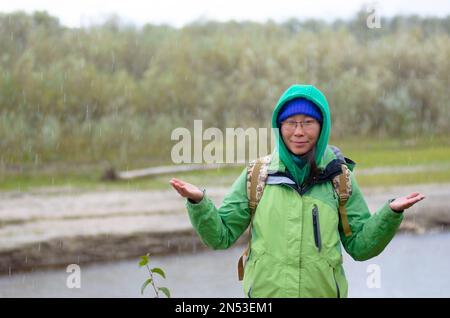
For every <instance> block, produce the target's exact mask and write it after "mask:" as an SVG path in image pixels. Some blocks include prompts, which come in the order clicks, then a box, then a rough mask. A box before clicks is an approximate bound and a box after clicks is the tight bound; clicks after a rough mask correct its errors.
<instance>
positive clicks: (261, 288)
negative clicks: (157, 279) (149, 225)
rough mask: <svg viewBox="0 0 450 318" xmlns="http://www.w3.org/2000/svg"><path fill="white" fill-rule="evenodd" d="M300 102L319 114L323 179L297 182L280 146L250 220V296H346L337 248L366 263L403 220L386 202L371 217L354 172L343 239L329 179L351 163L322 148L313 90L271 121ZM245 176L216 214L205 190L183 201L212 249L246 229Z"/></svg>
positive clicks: (302, 92) (293, 91)
mask: <svg viewBox="0 0 450 318" xmlns="http://www.w3.org/2000/svg"><path fill="white" fill-rule="evenodd" d="M298 96H301V97H304V98H309V99H310V100H312V101H313V102H315V103H316V104H317V105H318V106H319V108H320V109H321V111H322V114H323V115H324V123H323V127H322V131H321V136H320V137H319V140H318V142H317V148H318V151H317V153H318V154H319V155H318V156H317V160H316V162H317V164H318V166H319V168H320V169H321V171H322V173H321V174H320V176H319V177H318V178H317V179H316V181H315V182H314V183H312V184H304V183H299V182H298V181H297V180H299V179H298V177H299V176H300V177H301V176H302V172H301V171H300V172H299V171H297V172H296V174H297V177H295V176H294V173H293V170H294V168H293V166H292V164H295V163H294V162H289V159H287V157H288V156H287V155H288V153H283V152H284V150H283V149H281V146H280V143H278V144H277V148H276V149H275V150H274V152H273V153H272V155H271V162H270V166H269V176H268V178H267V182H266V186H265V188H264V193H263V196H262V198H261V201H260V202H259V205H258V207H257V209H256V212H255V216H254V219H253V228H252V244H251V251H250V255H249V258H248V261H247V263H246V265H245V269H244V281H243V289H244V295H245V296H247V297H347V295H348V283H347V279H346V277H345V272H344V269H343V266H342V251H341V243H342V246H343V247H344V248H345V250H346V251H347V253H348V254H349V255H350V256H351V257H352V258H353V259H355V260H357V261H364V260H368V259H370V258H372V257H375V256H377V255H378V254H380V253H381V252H382V251H383V250H384V248H385V247H386V246H387V244H388V243H389V242H390V241H391V239H392V238H393V237H394V235H395V233H396V231H397V230H398V227H399V226H400V223H401V221H402V219H403V214H402V213H397V212H394V211H393V210H391V209H390V207H389V204H388V202H386V203H385V204H384V205H383V206H382V207H381V208H380V209H379V210H378V211H376V213H374V214H373V215H371V213H370V212H369V209H368V206H367V203H366V201H365V199H364V197H363V195H362V193H361V191H360V189H359V187H358V184H357V181H356V179H355V177H354V175H353V173H352V172H351V180H352V195H351V196H350V197H349V199H348V201H347V203H346V210H347V216H348V221H349V224H350V229H351V233H352V234H351V236H349V237H346V236H345V235H344V232H343V228H342V224H341V222H340V218H339V199H338V196H337V194H336V192H335V190H334V187H333V185H332V182H331V180H332V178H333V177H334V176H335V175H336V174H337V173H339V171H340V169H339V167H340V164H341V163H342V162H344V163H345V164H347V166H348V167H349V168H350V170H353V167H354V163H353V162H352V161H351V160H348V159H346V158H343V156H341V155H340V154H339V153H337V152H336V151H333V150H332V148H331V147H329V146H328V145H327V143H328V135H329V128H330V119H329V110H328V104H327V103H326V99H325V98H324V97H323V98H322V96H323V95H322V94H321V93H320V91H318V90H317V89H316V88H315V87H313V86H310V85H294V86H292V87H291V88H289V89H288V90H287V91H286V93H285V94H283V96H282V97H281V98H280V101H279V102H278V104H277V106H276V107H275V110H274V112H273V118H275V122H276V116H277V113H278V111H279V110H280V109H281V107H282V106H283V103H285V102H286V101H287V100H289V99H291V98H295V97H298ZM311 96H316V98H313V97H311ZM317 96H319V97H320V98H317ZM283 97H284V98H283ZM321 147H322V148H323V149H321ZM286 162H287V163H286ZM246 170H247V169H246V168H245V169H244V170H243V171H242V173H241V174H240V176H239V177H238V178H237V179H236V181H235V182H234V183H233V185H232V186H231V188H230V190H229V192H228V193H227V195H226V196H225V198H224V199H223V201H222V204H221V206H220V207H219V208H216V206H215V205H214V203H213V202H212V201H211V199H210V198H209V197H208V195H207V192H206V194H205V195H204V197H203V199H202V200H201V201H200V202H198V203H192V202H190V201H189V200H186V207H187V210H188V213H189V217H190V220H191V223H192V225H193V227H194V228H195V230H196V232H197V233H198V235H199V237H200V238H201V240H202V241H203V242H204V243H205V244H206V245H207V246H209V247H211V248H213V249H226V248H228V247H230V246H232V245H233V244H234V243H235V242H236V240H237V239H238V238H239V237H240V236H241V235H242V234H243V233H244V231H245V230H246V228H247V227H248V225H249V223H250V218H251V217H250V210H249V206H248V198H247V171H246ZM303 178H304V176H303Z"/></svg>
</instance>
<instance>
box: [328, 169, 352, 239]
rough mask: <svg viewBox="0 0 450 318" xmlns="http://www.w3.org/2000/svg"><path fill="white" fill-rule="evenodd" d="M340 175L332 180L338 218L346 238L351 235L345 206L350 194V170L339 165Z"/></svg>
mask: <svg viewBox="0 0 450 318" xmlns="http://www.w3.org/2000/svg"><path fill="white" fill-rule="evenodd" d="M341 169H342V173H341V174H340V175H338V176H336V177H335V178H334V179H333V185H334V188H335V190H336V192H337V194H338V196H339V216H340V219H341V222H342V228H343V230H344V234H345V236H346V237H349V236H351V235H352V230H351V229H350V223H349V222H348V216H347V209H346V208H345V204H346V203H347V200H348V198H349V197H350V195H351V194H352V181H351V178H350V170H349V169H348V167H347V166H346V165H345V164H342V165H341Z"/></svg>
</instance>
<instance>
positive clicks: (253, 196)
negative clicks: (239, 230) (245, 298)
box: [238, 156, 270, 280]
mask: <svg viewBox="0 0 450 318" xmlns="http://www.w3.org/2000/svg"><path fill="white" fill-rule="evenodd" d="M269 163H270V156H265V157H262V158H259V159H257V160H256V161H253V162H251V163H250V164H249V167H248V169H247V197H248V205H249V208H250V227H249V234H250V238H249V241H248V244H247V248H246V249H245V251H244V253H243V254H242V255H241V257H240V258H239V262H238V277H239V280H243V279H244V267H245V263H246V261H247V258H248V254H249V253H250V249H251V241H252V238H251V236H252V226H253V217H254V215H255V212H256V208H257V206H258V203H259V200H261V197H262V193H263V191H264V186H265V184H266V179H267V175H268V167H269Z"/></svg>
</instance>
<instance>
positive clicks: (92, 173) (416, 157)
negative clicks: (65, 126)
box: [0, 137, 450, 191]
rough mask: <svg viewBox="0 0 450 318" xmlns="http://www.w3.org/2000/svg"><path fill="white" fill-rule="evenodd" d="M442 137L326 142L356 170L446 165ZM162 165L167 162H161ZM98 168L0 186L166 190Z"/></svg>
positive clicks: (428, 178)
mask: <svg viewBox="0 0 450 318" xmlns="http://www.w3.org/2000/svg"><path fill="white" fill-rule="evenodd" d="M447 139H448V138H445V137H443V138H428V139H425V138H422V139H420V140H401V141H398V140H358V139H353V140H345V141H334V142H333V141H332V142H331V143H332V144H335V145H337V146H339V147H340V148H341V150H342V151H343V153H344V154H345V155H346V156H347V157H349V158H351V159H353V160H354V161H355V162H357V168H356V171H358V169H365V168H373V167H382V166H405V165H429V166H432V165H436V164H439V165H442V164H444V165H447V167H448V164H450V141H449V140H447ZM166 164H167V163H166ZM242 168H243V166H242V167H233V168H223V169H216V170H210V171H199V172H185V173H179V174H177V175H176V177H178V178H182V179H184V180H186V181H188V182H191V183H194V184H197V185H199V186H200V185H201V186H205V187H207V186H228V185H230V184H231V183H232V182H233V180H234V179H235V178H236V177H237V176H238V175H239V173H240V171H241V170H242ZM102 172H103V168H102V167H99V166H95V165H92V166H89V167H84V168H78V167H73V166H72V167H70V168H54V169H46V170H45V171H44V170H32V169H30V170H28V171H27V172H22V173H19V172H7V173H2V174H1V175H0V190H22V191H26V190H30V189H34V188H40V187H47V186H51V187H64V186H72V187H76V188H82V189H97V188H101V189H130V190H131V189H149V190H156V189H168V188H169V185H168V180H169V179H170V178H171V177H173V176H172V175H162V176H158V177H154V178H147V179H140V180H134V181H121V182H114V183H111V182H104V181H100V176H101V174H102ZM358 182H359V184H360V185H361V186H375V185H399V184H413V183H431V182H450V169H444V170H443V171H431V172H426V171H419V172H412V173H401V174H388V173H382V174H376V175H359V176H358Z"/></svg>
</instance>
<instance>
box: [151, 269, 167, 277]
mask: <svg viewBox="0 0 450 318" xmlns="http://www.w3.org/2000/svg"><path fill="white" fill-rule="evenodd" d="M152 273H155V274H159V275H161V276H162V277H163V278H166V274H164V271H163V270H162V269H161V268H159V267H155V268H152Z"/></svg>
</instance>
